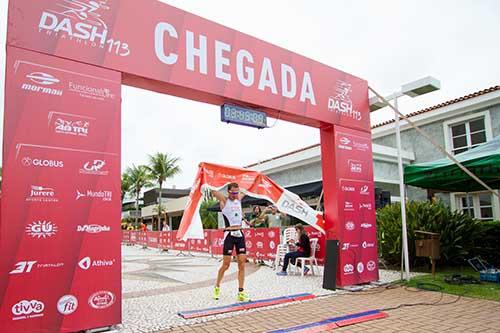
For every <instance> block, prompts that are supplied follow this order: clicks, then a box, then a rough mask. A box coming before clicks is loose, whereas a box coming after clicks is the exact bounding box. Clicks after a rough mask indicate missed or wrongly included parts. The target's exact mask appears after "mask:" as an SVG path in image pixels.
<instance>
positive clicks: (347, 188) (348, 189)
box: [341, 185, 356, 192]
mask: <svg viewBox="0 0 500 333" xmlns="http://www.w3.org/2000/svg"><path fill="white" fill-rule="evenodd" d="M341 189H342V192H355V191H356V189H355V188H354V186H346V185H342V186H341Z"/></svg>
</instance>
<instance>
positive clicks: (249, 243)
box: [245, 241, 253, 249]
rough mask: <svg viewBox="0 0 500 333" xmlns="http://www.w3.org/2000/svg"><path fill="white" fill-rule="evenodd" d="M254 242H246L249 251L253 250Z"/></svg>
mask: <svg viewBox="0 0 500 333" xmlns="http://www.w3.org/2000/svg"><path fill="white" fill-rule="evenodd" d="M252 245H253V244H252V241H246V242H245V246H246V247H247V248H248V249H251V248H252Z"/></svg>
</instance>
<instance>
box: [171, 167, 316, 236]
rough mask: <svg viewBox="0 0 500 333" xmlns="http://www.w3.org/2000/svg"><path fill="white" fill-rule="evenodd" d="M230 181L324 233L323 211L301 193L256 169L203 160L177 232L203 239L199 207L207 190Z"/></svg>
mask: <svg viewBox="0 0 500 333" xmlns="http://www.w3.org/2000/svg"><path fill="white" fill-rule="evenodd" d="M229 183H237V184H238V185H239V187H240V191H242V192H243V193H245V194H246V195H248V196H251V197H254V198H260V199H265V200H267V201H269V202H272V203H273V204H275V205H276V206H277V207H278V210H279V211H281V212H283V213H286V214H288V215H291V216H294V217H296V218H298V219H299V220H301V221H304V222H306V223H307V224H309V225H311V226H313V227H314V228H316V229H317V230H320V231H322V232H324V221H323V214H322V213H321V212H319V211H316V210H314V209H312V208H311V207H310V206H309V205H308V204H307V203H306V202H305V201H303V200H302V199H301V198H300V197H299V196H298V195H296V194H295V193H292V192H290V191H288V190H286V189H284V188H282V187H281V186H279V185H278V184H276V183H275V182H274V181H273V180H271V179H270V178H269V177H267V176H265V175H263V174H261V173H259V172H257V171H250V170H247V169H240V168H234V167H228V166H223V165H218V164H212V163H205V162H203V163H200V165H199V168H198V173H197V174H196V179H195V181H194V184H193V186H192V187H191V192H190V193H189V200H188V203H187V206H186V209H185V210H184V215H183V216H182V220H181V224H180V226H179V232H178V234H177V237H178V238H179V239H184V240H186V239H190V238H192V239H203V225H202V223H201V216H200V206H201V203H202V201H203V197H204V192H205V191H207V190H220V189H222V188H224V187H225V186H226V185H227V184H229Z"/></svg>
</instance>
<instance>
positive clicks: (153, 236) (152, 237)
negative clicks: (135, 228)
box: [146, 231, 160, 249]
mask: <svg viewBox="0 0 500 333" xmlns="http://www.w3.org/2000/svg"><path fill="white" fill-rule="evenodd" d="M146 234H147V238H148V241H147V244H148V247H152V248H155V249H157V248H159V247H160V241H159V237H160V232H159V231H148V232H147V233H146Z"/></svg>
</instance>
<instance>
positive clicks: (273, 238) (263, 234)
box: [252, 228, 280, 260]
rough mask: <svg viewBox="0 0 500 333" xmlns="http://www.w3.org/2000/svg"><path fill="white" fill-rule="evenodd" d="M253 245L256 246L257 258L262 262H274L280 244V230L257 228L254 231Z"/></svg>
mask: <svg viewBox="0 0 500 333" xmlns="http://www.w3.org/2000/svg"><path fill="white" fill-rule="evenodd" d="M252 243H253V244H252V245H253V246H255V257H256V258H257V259H262V260H274V258H276V247H277V245H278V244H279V243H280V229H279V228H257V229H255V230H254V235H253V239H252Z"/></svg>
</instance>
